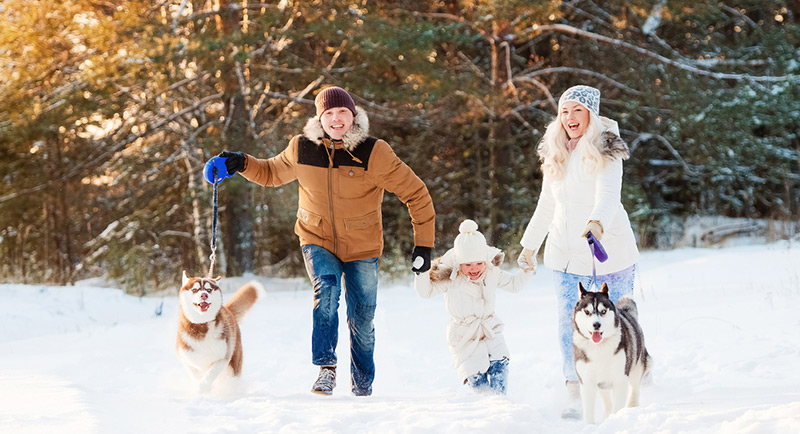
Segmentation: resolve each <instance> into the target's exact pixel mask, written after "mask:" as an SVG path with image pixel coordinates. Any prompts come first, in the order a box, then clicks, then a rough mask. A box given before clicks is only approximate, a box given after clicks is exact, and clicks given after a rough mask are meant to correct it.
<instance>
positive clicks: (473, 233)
mask: <svg viewBox="0 0 800 434" xmlns="http://www.w3.org/2000/svg"><path fill="white" fill-rule="evenodd" d="M458 232H459V233H458V236H457V237H456V239H455V241H454V242H453V249H454V250H455V253H456V262H457V263H458V264H466V263H469V262H482V261H486V260H487V257H488V256H489V254H488V248H487V246H486V238H485V237H484V236H483V234H482V233H480V232H478V224H477V223H475V222H474V221H472V220H470V219H466V220H464V221H463V222H461V225H460V226H459V227H458Z"/></svg>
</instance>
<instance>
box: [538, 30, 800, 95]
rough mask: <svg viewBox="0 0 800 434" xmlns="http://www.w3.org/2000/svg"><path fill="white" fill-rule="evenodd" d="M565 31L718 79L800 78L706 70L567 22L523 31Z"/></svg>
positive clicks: (794, 79)
mask: <svg viewBox="0 0 800 434" xmlns="http://www.w3.org/2000/svg"><path fill="white" fill-rule="evenodd" d="M553 32H559V33H565V34H568V35H573V36H579V37H584V38H589V39H594V40H596V41H598V42H602V43H604V44H609V45H614V46H617V47H621V48H624V49H626V50H629V51H633V52H635V53H638V54H641V55H644V56H647V57H649V58H652V59H655V60H656V61H658V62H661V63H663V64H665V65H669V66H673V67H676V68H678V69H682V70H684V71H688V72H691V73H693V74H696V75H702V76H705V77H711V78H714V79H717V80H750V81H755V82H759V81H766V82H781V81H787V80H792V81H797V80H800V77H795V76H754V75H750V74H728V73H723V72H711V71H706V70H703V69H700V68H697V67H695V66H692V65H687V64H686V63H684V62H678V61H675V60H672V59H669V58H666V57H664V56H662V55H660V54H658V53H655V52H653V51H650V50H647V49H645V48H641V47H637V46H635V45H633V44H630V43H628V42H625V41H620V40H617V39H613V38H609V37H607V36H603V35H598V34H597V33H592V32H587V31H585V30H581V29H578V28H576V27H572V26H568V25H565V24H550V25H546V26H534V27H532V28H531V29H528V30H526V31H524V32H523V34H531V33H534V34H542V33H553Z"/></svg>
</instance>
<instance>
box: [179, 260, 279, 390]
mask: <svg viewBox="0 0 800 434" xmlns="http://www.w3.org/2000/svg"><path fill="white" fill-rule="evenodd" d="M217 280H219V278H217V279H202V278H197V277H189V276H188V275H187V274H186V271H184V272H183V282H182V285H181V290H180V294H179V295H178V298H179V302H180V307H181V309H180V316H179V318H178V342H177V346H176V349H177V352H178V358H180V360H181V361H182V362H183V364H184V366H186V368H187V369H188V370H189V372H190V373H191V374H192V375H193V376H194V377H195V378H196V379H197V380H198V382H199V384H198V386H199V391H200V392H207V391H208V390H210V388H211V384H212V383H213V382H214V380H215V379H216V378H217V377H218V376H219V375H220V374H221V373H222V372H223V371H225V370H226V368H228V373H229V374H230V375H232V376H234V377H238V376H239V374H241V372H242V338H241V333H240V331H239V322H238V320H240V319H241V318H242V317H243V316H244V314H245V313H247V311H248V310H250V308H251V307H252V306H253V304H254V303H255V302H256V300H257V299H258V297H259V293H263V291H264V289H263V288H262V287H261V285H259V284H258V282H250V283H247V284H245V285H244V286H242V287H241V288H239V290H238V291H236V294H234V296H233V298H231V299H230V300H229V301H228V302H227V303H226V304H225V305H223V304H222V291H221V290H220V288H219V286H218V285H217Z"/></svg>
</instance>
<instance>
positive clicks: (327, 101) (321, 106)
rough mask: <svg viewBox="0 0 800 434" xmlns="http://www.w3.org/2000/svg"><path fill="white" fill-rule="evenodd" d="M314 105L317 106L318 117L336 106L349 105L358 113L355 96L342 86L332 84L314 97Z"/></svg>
mask: <svg viewBox="0 0 800 434" xmlns="http://www.w3.org/2000/svg"><path fill="white" fill-rule="evenodd" d="M314 105H315V106H317V117H320V116H322V113H323V112H324V111H325V110H328V109H331V108H334V107H347V108H349V109H350V111H351V112H353V116H355V115H356V104H355V103H354V102H353V98H352V97H351V96H350V94H349V93H347V91H346V90H344V89H342V88H341V87H336V86H331V87H328V88H325V89H324V90H323V91H322V92H320V93H318V94H317V97H316V98H315V99H314Z"/></svg>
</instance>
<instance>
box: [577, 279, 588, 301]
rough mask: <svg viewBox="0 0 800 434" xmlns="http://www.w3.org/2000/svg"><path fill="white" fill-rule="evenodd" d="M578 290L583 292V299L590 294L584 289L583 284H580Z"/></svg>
mask: <svg viewBox="0 0 800 434" xmlns="http://www.w3.org/2000/svg"><path fill="white" fill-rule="evenodd" d="M578 289H579V290H580V291H581V298H583V297H586V294H588V293H589V291H587V290H586V289H585V288H584V287H583V284H582V283H581V282H578Z"/></svg>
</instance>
